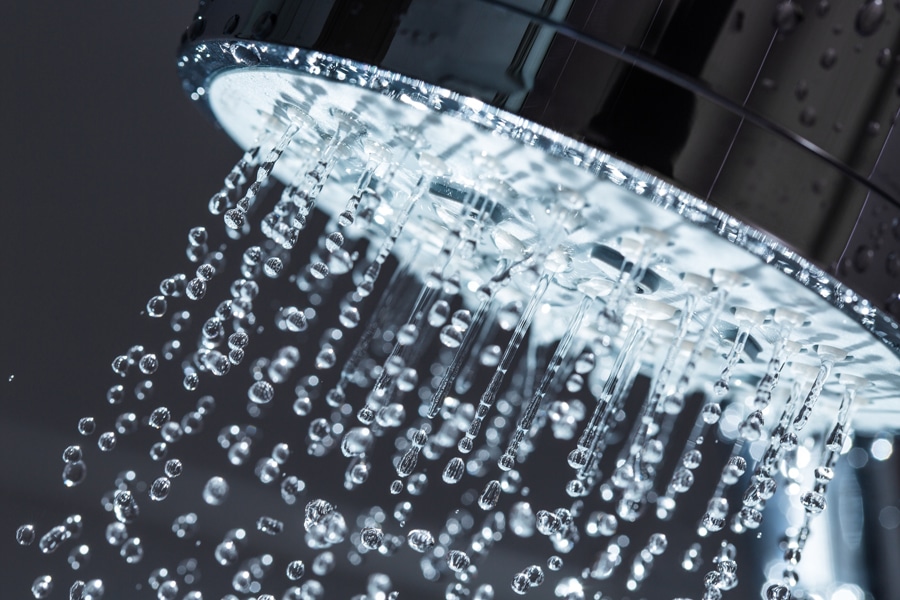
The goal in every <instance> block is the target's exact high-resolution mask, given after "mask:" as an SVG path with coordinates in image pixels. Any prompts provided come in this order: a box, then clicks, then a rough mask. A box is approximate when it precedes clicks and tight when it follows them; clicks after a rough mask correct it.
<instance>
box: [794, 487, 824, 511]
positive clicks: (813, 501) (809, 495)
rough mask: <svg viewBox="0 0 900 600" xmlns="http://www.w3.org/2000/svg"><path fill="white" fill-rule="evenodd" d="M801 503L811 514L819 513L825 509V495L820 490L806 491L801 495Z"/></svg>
mask: <svg viewBox="0 0 900 600" xmlns="http://www.w3.org/2000/svg"><path fill="white" fill-rule="evenodd" d="M800 504H802V505H803V508H805V509H806V512H808V513H809V514H811V515H817V514H819V513H820V512H822V511H823V510H825V496H823V495H822V494H820V493H819V492H806V493H805V494H803V495H802V496H800Z"/></svg>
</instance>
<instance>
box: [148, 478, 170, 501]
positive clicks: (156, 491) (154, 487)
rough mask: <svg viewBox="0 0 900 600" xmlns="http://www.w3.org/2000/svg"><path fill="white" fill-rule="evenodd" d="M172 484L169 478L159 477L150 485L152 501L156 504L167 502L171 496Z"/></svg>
mask: <svg viewBox="0 0 900 600" xmlns="http://www.w3.org/2000/svg"><path fill="white" fill-rule="evenodd" d="M171 486H172V482H171V481H170V480H169V478H168V477H158V478H157V479H155V480H154V481H153V483H152V484H150V499H151V500H154V501H156V502H160V501H162V500H165V499H166V498H168V496H169V489H170V488H171Z"/></svg>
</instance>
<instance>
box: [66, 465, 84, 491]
mask: <svg viewBox="0 0 900 600" xmlns="http://www.w3.org/2000/svg"><path fill="white" fill-rule="evenodd" d="M86 477H87V465H86V464H85V463H84V461H81V460H76V461H73V462H67V463H66V466H65V467H63V473H62V480H63V484H64V485H65V486H66V487H75V486H76V485H80V484H81V483H83V482H84V480H85V478H86Z"/></svg>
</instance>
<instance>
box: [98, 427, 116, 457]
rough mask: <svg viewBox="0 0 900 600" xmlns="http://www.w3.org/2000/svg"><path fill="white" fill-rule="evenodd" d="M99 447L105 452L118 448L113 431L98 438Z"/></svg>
mask: <svg viewBox="0 0 900 600" xmlns="http://www.w3.org/2000/svg"><path fill="white" fill-rule="evenodd" d="M97 447H98V448H100V450H102V451H103V452H110V451H112V450H113V449H114V448H115V447H116V434H115V433H113V432H112V431H107V432H105V433H102V434H100V437H99V438H97Z"/></svg>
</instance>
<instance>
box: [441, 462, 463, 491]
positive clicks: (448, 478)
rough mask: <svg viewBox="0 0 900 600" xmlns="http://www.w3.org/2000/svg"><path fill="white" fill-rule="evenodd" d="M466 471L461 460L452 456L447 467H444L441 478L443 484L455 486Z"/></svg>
mask: <svg viewBox="0 0 900 600" xmlns="http://www.w3.org/2000/svg"><path fill="white" fill-rule="evenodd" d="M465 471H466V465H465V463H463V460H462V459H461V458H460V457H458V456H454V457H453V458H451V459H450V460H449V462H447V466H445V467H444V472H443V473H442V475H441V477H442V478H443V480H444V482H445V483H449V484H451V485H452V484H455V483H458V482H459V480H460V479H462V476H463V473H465Z"/></svg>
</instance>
